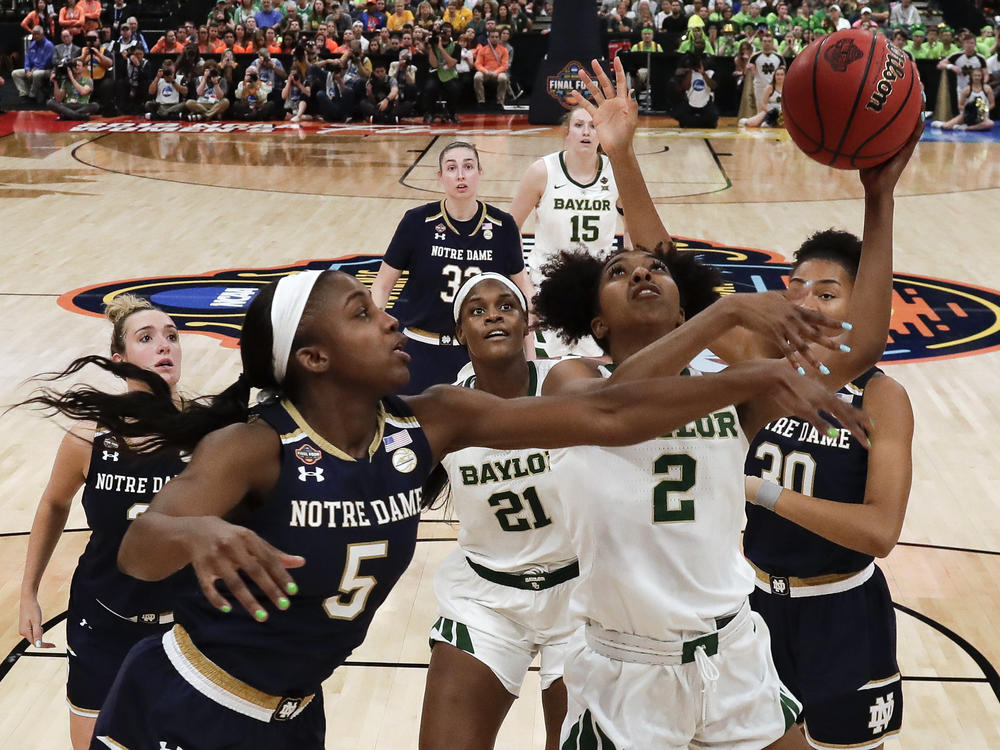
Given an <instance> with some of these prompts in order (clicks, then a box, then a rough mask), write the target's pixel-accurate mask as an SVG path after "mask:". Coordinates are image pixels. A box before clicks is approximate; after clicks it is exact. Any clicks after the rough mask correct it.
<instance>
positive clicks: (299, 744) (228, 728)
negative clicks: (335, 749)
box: [90, 634, 326, 750]
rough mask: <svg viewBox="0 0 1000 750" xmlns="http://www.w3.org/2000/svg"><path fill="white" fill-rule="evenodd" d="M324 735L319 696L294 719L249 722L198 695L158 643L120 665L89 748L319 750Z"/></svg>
mask: <svg viewBox="0 0 1000 750" xmlns="http://www.w3.org/2000/svg"><path fill="white" fill-rule="evenodd" d="M166 637H169V634H168V635H167V636H166ZM325 734H326V720H325V718H324V715H323V703H322V693H317V694H316V696H315V697H314V698H313V700H312V701H311V702H310V703H309V704H308V705H307V706H306V707H305V708H304V709H302V711H301V713H299V714H298V715H297V716H295V717H294V718H290V719H287V720H283V721H279V720H271V721H262V720H260V719H257V718H252V717H250V716H247V715H245V714H243V713H239V712H238V710H235V709H232V708H227V707H226V706H223V705H221V704H220V703H218V702H217V701H216V700H213V699H211V698H209V697H207V696H206V695H204V694H203V693H201V692H199V690H197V689H196V688H194V687H193V686H192V685H191V684H190V683H189V682H188V681H187V680H186V679H184V677H182V676H181V675H180V674H179V673H178V671H177V670H176V669H175V668H174V666H173V664H171V662H170V659H169V658H168V657H167V654H166V651H165V650H164V644H163V638H147V639H146V640H144V641H142V642H141V643H140V644H139V645H137V646H136V647H135V648H134V649H132V651H131V652H130V653H129V655H128V658H126V660H125V663H124V664H123V665H122V669H121V672H120V673H119V674H118V677H117V679H116V680H115V683H114V685H113V686H112V688H111V693H110V694H109V695H108V699H107V702H106V703H105V705H104V708H103V710H102V711H101V715H100V716H99V717H98V719H97V727H96V729H95V730H94V739H93V741H92V742H91V745H90V747H91V750H107V748H116V749H120V748H127V750H147V749H148V750H155V749H156V748H170V750H173V749H174V748H178V749H179V748H183V749H184V750H196V749H197V748H202V749H203V750H286V749H287V750H323V742H324V736H325Z"/></svg>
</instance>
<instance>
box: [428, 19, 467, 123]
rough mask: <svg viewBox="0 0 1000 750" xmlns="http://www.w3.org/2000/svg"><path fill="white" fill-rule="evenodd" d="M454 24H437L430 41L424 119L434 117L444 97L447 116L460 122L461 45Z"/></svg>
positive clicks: (453, 120) (429, 119)
mask: <svg viewBox="0 0 1000 750" xmlns="http://www.w3.org/2000/svg"><path fill="white" fill-rule="evenodd" d="M451 32H452V26H451V24H450V23H448V22H447V21H445V22H443V23H442V24H440V25H436V24H435V26H434V28H433V30H432V31H431V35H430V38H429V39H428V44H427V59H428V62H429V64H430V68H431V71H430V75H429V76H427V82H426V84H425V85H424V122H426V123H429V122H430V121H431V119H433V112H434V108H435V105H436V103H437V101H438V100H440V99H442V97H443V99H444V102H445V108H446V111H447V115H448V118H449V119H450V120H451V121H452V122H453V123H455V124H456V125H457V124H458V113H457V112H456V110H457V108H458V98H459V96H460V95H461V93H462V92H461V88H460V87H459V84H458V72H457V71H456V70H455V67H456V66H457V65H458V60H457V59H456V58H457V56H458V55H457V48H458V45H457V44H456V43H455V42H454V41H453V40H452V38H451Z"/></svg>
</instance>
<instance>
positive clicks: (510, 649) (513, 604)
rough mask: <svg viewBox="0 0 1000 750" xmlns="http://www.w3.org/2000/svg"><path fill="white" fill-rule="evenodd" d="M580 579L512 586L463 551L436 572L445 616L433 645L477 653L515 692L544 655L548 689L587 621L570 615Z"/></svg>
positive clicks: (435, 629)
mask: <svg viewBox="0 0 1000 750" xmlns="http://www.w3.org/2000/svg"><path fill="white" fill-rule="evenodd" d="M578 580H579V579H576V578H574V579H571V580H569V581H565V582H563V583H560V584H557V585H555V586H553V587H551V588H547V589H542V590H541V591H527V590H523V589H517V588H511V587H510V586H504V585H502V584H499V583H493V582H492V581H487V580H486V579H485V578H482V577H480V576H479V574H478V573H476V572H475V571H474V570H473V569H472V568H471V567H469V563H468V560H466V558H465V554H464V553H463V552H462V550H460V549H457V550H455V551H453V552H452V553H451V554H450V555H448V557H446V558H445V559H444V561H443V562H442V563H441V565H440V566H439V567H438V569H437V572H436V573H435V574H434V593H435V595H436V596H437V600H438V614H439V615H440V617H439V618H438V620H437V622H435V623H434V626H433V627H432V628H431V634H430V640H431V646H432V647H433V645H434V643H435V642H437V641H443V642H445V643H450V644H451V645H452V646H455V647H456V648H460V649H462V650H463V651H465V652H466V653H469V654H471V655H472V656H474V657H476V658H477V659H478V660H479V661H481V662H482V663H483V664H485V665H486V666H487V667H489V668H490V669H491V670H492V671H493V673H494V674H495V675H496V676H497V679H499V680H500V682H501V684H503V686H504V688H506V690H507V692H509V693H511V694H512V695H515V696H517V695H519V694H520V692H521V684H522V683H523V682H524V676H525V674H527V672H528V667H530V666H531V663H532V661H533V660H534V658H535V656H536V655H538V657H539V661H540V670H539V676H540V677H541V682H542V690H545V689H547V688H548V687H549V686H550V685H551V684H552V683H553V682H555V681H556V680H558V679H559V678H560V677H562V675H563V663H564V661H565V658H566V648H567V645H568V642H569V639H570V636H571V635H572V634H573V632H574V631H575V630H577V629H578V628H579V627H580V625H581V622H580V620H578V619H576V618H572V617H570V614H569V600H570V596H571V595H572V593H573V589H574V588H575V586H576V582H577V581H578Z"/></svg>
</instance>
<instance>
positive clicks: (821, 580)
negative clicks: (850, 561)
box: [747, 560, 865, 587]
mask: <svg viewBox="0 0 1000 750" xmlns="http://www.w3.org/2000/svg"><path fill="white" fill-rule="evenodd" d="M747 562H748V563H750V567H751V568H753V570H754V573H756V575H757V580H759V581H762V582H763V583H766V584H768V585H770V583H771V578H784V579H785V580H786V581H788V585H789V586H793V587H796V586H825V585H827V584H830V583H840V582H841V581H846V580H847V579H849V578H854V577H855V576H857V575H860V574H861V573H864V572H865V570H864V569H862V570H856V571H854V572H853V573H828V574H826V575H821V576H812V577H810V578H796V577H795V576H772V575H771V574H770V573H767V572H766V571H763V570H761V569H760V568H758V567H757V566H756V565H754V564H753V563H752V562H751V561H750V560H747Z"/></svg>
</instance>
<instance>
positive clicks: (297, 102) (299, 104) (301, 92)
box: [281, 67, 312, 122]
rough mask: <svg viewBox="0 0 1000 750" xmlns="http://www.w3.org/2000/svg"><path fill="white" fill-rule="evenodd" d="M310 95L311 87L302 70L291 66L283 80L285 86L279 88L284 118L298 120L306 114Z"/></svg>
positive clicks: (291, 120) (292, 120)
mask: <svg viewBox="0 0 1000 750" xmlns="http://www.w3.org/2000/svg"><path fill="white" fill-rule="evenodd" d="M311 96H312V89H311V88H310V86H309V82H308V81H307V80H306V78H305V76H304V75H303V74H302V71H301V70H300V69H299V68H298V67H295V68H292V71H291V72H290V73H289V74H288V78H287V79H286V80H285V86H284V88H283V89H282V90H281V99H282V101H284V107H285V119H287V120H289V121H290V122H298V121H299V120H301V119H302V118H303V117H304V116H307V115H306V107H307V106H309V97H311Z"/></svg>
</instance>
